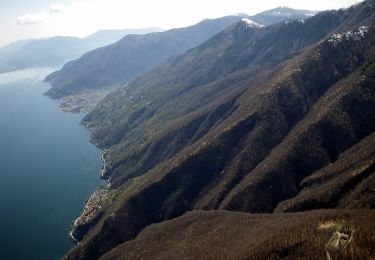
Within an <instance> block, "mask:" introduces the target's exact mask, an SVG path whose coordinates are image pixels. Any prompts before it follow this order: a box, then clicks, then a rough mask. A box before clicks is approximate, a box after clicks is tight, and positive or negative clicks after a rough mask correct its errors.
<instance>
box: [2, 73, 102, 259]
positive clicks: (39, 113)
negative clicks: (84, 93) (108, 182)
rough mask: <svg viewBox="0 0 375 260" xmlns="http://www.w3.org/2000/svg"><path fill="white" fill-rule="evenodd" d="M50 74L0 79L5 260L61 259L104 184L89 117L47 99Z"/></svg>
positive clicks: (15, 75) (12, 75)
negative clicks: (83, 121)
mask: <svg viewBox="0 0 375 260" xmlns="http://www.w3.org/2000/svg"><path fill="white" fill-rule="evenodd" d="M49 72H52V70H51V69H48V68H36V69H28V70H23V71H17V72H11V73H5V74H0V167H1V168H0V179H1V181H0V184H1V188H0V205H1V208H0V231H1V236H0V259H5V260H8V259H38V260H40V259H60V258H61V256H63V255H64V254H65V253H66V252H67V251H68V250H69V249H70V248H71V247H72V246H73V245H72V243H71V242H70V241H69V237H68V232H69V226H70V224H71V222H72V221H73V220H74V219H75V218H76V217H77V216H78V215H79V213H80V212H81V210H82V209H83V206H84V203H85V201H86V200H87V198H88V197H89V195H90V194H91V193H92V192H93V191H94V190H95V189H96V187H98V186H99V185H101V184H103V182H102V181H101V180H100V179H99V172H100V167H101V161H100V156H101V151H100V150H99V149H98V148H97V147H95V146H94V145H93V144H91V143H90V142H89V137H90V132H89V131H88V130H87V129H85V128H84V127H82V126H80V125H79V123H80V121H81V119H82V117H83V116H84V115H83V114H67V113H62V112H60V111H59V110H58V102H57V101H56V100H51V99H49V98H47V97H45V96H43V93H44V92H45V91H46V90H47V89H48V87H49V86H48V84H45V83H43V82H42V80H43V78H44V77H45V76H46V75H47V74H48V73H49Z"/></svg>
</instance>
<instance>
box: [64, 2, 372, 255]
mask: <svg viewBox="0 0 375 260" xmlns="http://www.w3.org/2000/svg"><path fill="white" fill-rule="evenodd" d="M374 18H375V3H374V1H365V2H363V3H361V4H359V5H356V6H354V7H351V8H349V9H346V10H339V11H330V12H324V13H321V14H318V15H316V16H314V17H312V18H310V19H308V20H305V21H301V20H299V21H294V22H284V23H281V24H277V25H273V26H268V27H263V28H257V27H249V26H248V24H247V23H244V22H240V23H238V24H236V25H233V26H232V27H230V28H228V29H227V30H225V31H223V32H222V33H220V34H218V35H216V36H214V37H213V38H211V39H210V40H208V41H207V42H205V43H204V44H202V45H201V46H199V47H197V48H194V49H192V50H189V51H187V52H186V53H185V54H183V55H181V56H178V57H172V58H170V59H169V60H167V61H165V62H164V63H163V64H161V65H160V66H158V67H157V68H155V69H154V70H153V71H151V72H149V73H147V74H145V75H143V76H142V77H140V78H138V79H136V80H135V81H133V82H132V83H131V84H129V85H128V86H127V87H126V88H124V89H121V90H118V91H116V92H113V93H112V94H111V95H109V96H108V97H107V98H106V99H105V100H103V101H102V102H101V103H100V104H99V105H98V106H97V108H96V109H95V110H94V111H92V112H91V113H90V114H89V115H87V116H86V117H85V119H84V123H85V124H86V125H87V126H88V127H89V128H90V129H91V130H92V133H93V139H94V141H95V142H97V143H98V144H99V145H101V146H102V147H106V148H107V150H106V153H105V154H104V159H105V161H106V167H105V169H106V171H105V172H104V175H105V176H106V177H108V178H110V182H111V191H110V192H111V198H112V199H113V200H112V201H111V203H109V204H108V205H107V206H106V207H105V210H104V212H103V215H102V216H101V218H100V219H99V221H98V222H97V224H96V225H94V226H93V227H92V228H91V229H90V230H89V231H88V233H87V234H84V235H83V240H82V241H81V242H80V244H79V245H78V246H77V247H75V248H74V249H73V250H72V251H71V252H69V254H68V255H67V258H68V259H95V258H98V257H99V256H102V255H103V254H105V253H107V252H109V251H110V250H111V249H113V248H115V247H116V246H118V245H120V244H122V243H124V242H126V241H129V240H132V239H134V238H135V237H136V236H137V234H139V232H141V230H142V229H144V228H145V227H146V226H148V225H150V224H152V223H157V222H162V221H165V220H169V219H173V218H175V217H178V216H181V215H183V214H184V213H185V212H187V211H190V210H197V209H204V210H217V209H225V210H231V211H244V212H248V213H272V212H275V213H277V212H294V211H305V210H311V209H318V208H331V209H332V208H344V209H353V208H372V207H373V205H374V201H373V198H374V196H373V193H372V190H373V172H374V169H373V168H374V152H375V150H374V148H373V147H375V146H374V141H375V139H374V134H373V132H374V130H375V88H374V86H375V67H374V62H375V45H374V43H375V19H374ZM306 214H308V213H306ZM340 214H341V213H340ZM353 214H354V213H353ZM197 221H200V220H197ZM141 240H142V236H141V238H140V240H135V241H141ZM366 241H368V240H366ZM134 243H137V242H134ZM366 243H367V242H366ZM130 244H131V242H129V244H128V245H130ZM125 245H126V244H125ZM124 248H126V246H124ZM125 251H126V250H125ZM125 251H124V250H122V251H119V252H125ZM114 252H116V250H115V251H114ZM287 252H288V251H287ZM258 253H259V252H258ZM258 253H256V254H255V255H257V254H258ZM259 254H261V253H259ZM115 255H116V254H115V253H114V254H112V257H113V256H115ZM249 255H251V254H249ZM297 255H298V254H296V256H297ZM110 256H111V254H109V255H108V257H110Z"/></svg>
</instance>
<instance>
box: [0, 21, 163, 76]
mask: <svg viewBox="0 0 375 260" xmlns="http://www.w3.org/2000/svg"><path fill="white" fill-rule="evenodd" d="M156 31H161V29H160V28H146V29H128V30H101V31H98V32H96V33H94V34H92V35H89V36H88V37H86V38H83V39H80V38H76V37H62V36H57V37H51V38H46V39H37V40H33V39H30V40H22V41H17V42H14V43H11V44H8V45H6V46H4V47H2V48H0V72H5V71H11V70H17V69H24V68H30V67H36V66H57V65H61V64H63V63H65V62H67V61H69V60H71V59H76V58H78V57H79V56H81V55H82V54H83V53H85V52H87V51H89V50H92V49H96V48H98V47H102V46H105V45H108V44H111V43H114V42H116V41H118V40H120V39H121V38H122V37H124V36H126V35H128V34H145V33H149V32H156Z"/></svg>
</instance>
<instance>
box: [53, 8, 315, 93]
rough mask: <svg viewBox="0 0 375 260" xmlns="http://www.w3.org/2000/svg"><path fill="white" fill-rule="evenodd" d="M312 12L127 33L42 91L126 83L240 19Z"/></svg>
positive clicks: (304, 14) (282, 10) (276, 18)
mask: <svg viewBox="0 0 375 260" xmlns="http://www.w3.org/2000/svg"><path fill="white" fill-rule="evenodd" d="M313 14H315V13H314V12H311V11H301V10H294V9H291V8H282V7H280V8H276V9H273V10H270V11H266V12H263V13H260V14H257V15H255V16H252V17H249V16H247V15H245V14H239V15H237V16H228V17H223V18H219V19H213V20H204V21H202V22H201V23H198V24H196V25H194V26H190V27H186V28H181V29H173V30H169V31H166V32H161V33H156V34H148V35H144V36H128V37H125V38H124V39H122V40H121V41H119V42H117V43H115V44H112V45H109V46H106V47H105V48H101V49H98V50H94V51H92V52H90V53H86V54H85V55H83V56H82V57H81V58H80V59H78V60H76V61H72V62H70V63H68V64H66V65H65V66H64V67H63V68H62V69H61V70H59V71H56V72H54V73H52V74H51V75H49V76H48V77H47V78H46V81H47V82H50V83H51V85H52V88H51V89H50V90H49V91H48V92H47V93H46V94H47V95H48V96H50V97H52V98H59V97H61V96H64V95H68V94H73V93H79V92H81V91H85V90H89V89H96V88H101V87H105V86H109V85H116V84H125V83H128V82H130V81H131V80H133V79H135V78H136V77H137V76H139V75H141V74H142V73H144V72H146V71H147V70H149V69H151V68H153V67H154V66H156V65H157V64H159V63H160V62H161V61H163V60H164V59H166V58H167V57H169V56H171V55H175V54H179V53H182V52H184V51H185V50H187V49H190V48H192V47H195V46H197V45H199V44H200V43H202V42H204V41H206V40H208V39H209V38H210V37H212V36H213V35H214V34H216V33H218V32H220V31H222V30H224V29H225V28H226V27H228V26H229V25H231V24H233V23H235V22H238V21H240V20H241V19H242V18H245V19H250V20H252V21H254V22H256V23H258V24H265V25H269V24H273V23H277V22H281V21H285V20H289V19H295V18H308V17H310V16H311V15H313Z"/></svg>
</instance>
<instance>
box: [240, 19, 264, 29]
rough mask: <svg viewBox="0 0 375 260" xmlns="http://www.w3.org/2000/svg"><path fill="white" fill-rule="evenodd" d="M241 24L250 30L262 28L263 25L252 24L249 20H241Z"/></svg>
mask: <svg viewBox="0 0 375 260" xmlns="http://www.w3.org/2000/svg"><path fill="white" fill-rule="evenodd" d="M242 22H243V23H244V24H246V26H247V27H250V28H262V27H264V25H263V24H260V23H257V22H254V21H253V20H250V19H249V18H242Z"/></svg>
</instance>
